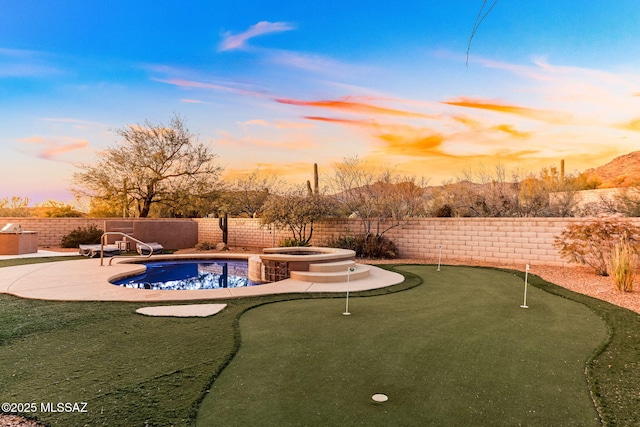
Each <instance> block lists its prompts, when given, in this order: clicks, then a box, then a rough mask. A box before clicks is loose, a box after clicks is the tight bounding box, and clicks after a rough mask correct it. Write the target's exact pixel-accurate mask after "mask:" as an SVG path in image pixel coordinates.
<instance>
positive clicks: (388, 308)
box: [0, 260, 640, 427]
mask: <svg viewBox="0 0 640 427" xmlns="http://www.w3.org/2000/svg"><path fill="white" fill-rule="evenodd" d="M29 262H30V261H29V260H20V263H29ZM0 265H1V264H0ZM390 268H391V267H390ZM400 268H402V269H403V270H404V271H403V274H405V278H406V280H405V282H403V283H402V284H399V285H396V286H392V287H390V288H383V289H379V290H374V291H367V292H362V293H359V294H358V295H359V296H358V297H356V296H355V295H353V298H352V299H351V304H350V311H351V312H352V313H353V314H352V316H350V317H345V316H343V315H342V312H343V311H344V294H334V295H327V294H322V295H318V294H304V295H274V296H264V297H258V298H245V299H231V300H227V301H225V302H226V303H227V304H228V306H227V308H226V309H225V310H223V311H222V312H221V313H219V314H217V315H215V316H212V317H209V318H204V319H172V318H150V317H146V316H144V317H143V316H140V315H137V314H135V309H136V308H138V307H140V306H142V305H145V306H146V305H149V304H140V303H109V302H104V303H87V302H52V301H34V300H25V299H20V298H15V297H11V296H8V295H0V401H2V402H22V403H27V402H36V403H41V402H44V403H47V402H53V403H57V402H76V401H79V402H87V403H88V405H87V408H86V409H87V410H88V412H87V413H64V412H63V413H42V412H36V413H24V414H23V415H25V416H28V417H31V418H36V419H38V420H39V421H40V422H43V423H45V424H46V425H50V426H65V427H73V426H85V425H90V426H101V425H105V426H111V427H118V426H171V425H175V426H192V425H195V424H196V417H197V416H198V415H199V416H200V423H199V424H200V425H204V426H207V427H208V426H210V425H234V424H235V425H239V424H240V422H239V419H241V418H242V419H244V420H248V421H247V422H248V423H249V424H250V425H256V424H265V423H271V424H278V422H280V421H282V419H285V421H284V422H283V425H286V424H295V425H303V424H316V421H318V422H320V423H324V424H327V425H328V424H340V425H345V424H347V423H350V424H362V425H424V424H425V423H427V424H429V423H431V424H434V425H442V423H444V424H446V425H452V424H451V421H450V419H449V416H451V417H452V418H453V419H455V420H456V421H455V422H453V425H462V423H463V422H464V423H465V424H471V425H474V424H475V425H478V424H482V425H513V424H517V421H516V420H515V419H512V418H510V417H511V416H512V415H511V414H513V413H517V415H519V414H521V412H522V411H523V410H530V409H531V407H530V406H528V405H530V404H534V405H537V407H536V408H533V409H535V410H536V411H537V408H538V407H540V408H542V407H543V409H544V411H547V412H551V415H549V414H543V415H542V416H541V415H540V414H538V413H537V412H536V413H531V414H528V415H527V416H528V418H526V420H525V421H524V424H525V425H540V424H541V421H540V420H539V418H544V422H543V424H544V425H571V424H573V425H581V423H582V421H584V420H586V421H585V422H586V423H587V424H585V425H589V423H591V422H592V421H595V419H594V418H593V417H595V415H594V414H595V413H594V410H593V405H591V406H590V405H589V404H588V402H587V401H586V400H585V395H584V393H585V389H584V388H583V387H578V388H579V389H580V390H579V391H576V392H574V391H572V390H573V389H572V387H574V386H575V385H576V384H577V383H578V382H581V383H582V384H583V385H584V384H586V382H587V378H588V379H589V385H590V389H591V390H592V392H593V396H594V400H595V402H596V405H597V408H598V409H599V412H600V414H601V415H602V421H603V422H602V424H604V425H611V426H613V425H616V426H637V425H640V412H639V411H638V407H640V360H639V358H638V354H640V332H639V331H640V316H639V315H638V314H637V313H634V312H631V311H629V310H626V309H623V308H620V307H617V306H614V305H612V304H609V303H606V302H604V301H600V300H596V299H593V298H590V297H587V296H584V295H579V294H575V293H573V292H571V291H568V290H566V289H564V288H560V287H558V286H555V285H553V284H550V283H548V282H545V281H544V280H542V279H540V278H538V277H536V276H534V275H529V279H530V282H531V284H533V285H535V287H536V288H538V289H534V288H533V287H530V288H529V300H528V302H529V306H530V307H531V308H530V309H529V310H523V309H520V308H519V305H520V304H521V303H522V285H523V274H522V273H514V272H509V271H502V270H495V269H487V268H467V267H449V266H443V269H442V271H441V272H439V273H436V272H435V267H433V266H403V267H400ZM414 273H415V274H414ZM423 281H424V283H422V284H420V283H421V282H423ZM476 285H477V286H476ZM469 286H472V287H471V288H470V287H469ZM487 287H488V288H487ZM487 289H488V290H487ZM539 289H544V290H545V291H546V292H541V291H539ZM483 290H484V292H482V291H483ZM399 291H405V292H399ZM362 296H368V298H362ZM485 296H486V297H490V298H491V301H488V302H487V298H485ZM558 296H560V297H562V298H559V297H558ZM336 297H337V298H336ZM302 299H304V300H302ZM296 300H300V301H296ZM283 301H284V302H283ZM572 301H577V302H579V303H581V304H582V305H581V304H575V303H573V302H572ZM207 302H210V301H207ZM271 303H275V304H271ZM158 305H165V304H158ZM254 307H258V308H257V309H256V310H252V308H254ZM560 307H563V308H562V309H560ZM579 307H582V309H581V308H579ZM585 307H586V308H589V309H590V310H591V311H590V310H586V309H585ZM248 310H249V311H248ZM262 312H264V313H265V314H261V313H262ZM429 313H432V314H436V313H438V315H437V316H435V317H433V318H430V319H429V316H428V314H429ZM593 313H595V314H596V315H597V317H598V318H601V319H603V320H604V321H605V322H606V324H607V326H608V332H609V334H608V339H607V340H606V341H603V340H601V337H600V336H599V335H600V334H601V333H602V332H603V331H602V329H601V328H602V324H601V323H599V322H596V325H599V326H596V327H595V328H593V327H591V326H589V325H590V324H591V322H592V320H593V318H592V314H593ZM263 315H264V316H265V317H264V318H261V316H263ZM583 315H584V316H586V317H584V316H583ZM425 316H426V317H425ZM523 316H529V317H523ZM539 316H541V319H540V320H537V318H538V317H539ZM485 317H486V319H485ZM240 319H242V323H243V327H244V328H243V329H246V326H244V325H246V324H251V323H255V322H257V323H258V324H257V325H256V327H255V328H254V327H252V328H251V330H250V331H246V332H243V336H242V343H241V337H240V333H239V320H240ZM427 319H428V320H429V321H428V322H427V323H428V324H426V325H425V324H424V323H423V322H424V321H426V320H427ZM505 319H508V320H509V321H506V320H505ZM522 319H529V320H527V321H521V320H522ZM263 321H264V322H266V323H265V325H271V326H269V327H268V328H266V329H265V325H262V324H261V323H262V322H263ZM492 322H493V324H492ZM585 322H586V324H587V325H586V326H585V325H584V324H583V323H585ZM292 323H294V324H295V325H291V324H292ZM345 326H346V328H345ZM279 328H280V329H279ZM483 332H484V333H483ZM507 332H510V333H511V339H513V337H514V332H523V333H522V337H521V339H519V340H518V345H519V346H520V347H523V346H524V348H525V349H526V348H528V352H527V353H526V355H525V356H524V358H523V359H515V358H514V357H513V356H514V353H513V351H512V348H515V347H516V346H515V345H513V342H512V341H511V339H509V335H508V334H507ZM252 334H255V335H256V338H259V340H262V342H265V343H267V344H268V345H266V344H265V346H264V347H260V346H259V345H256V343H258V342H260V341H259V340H256V339H255V338H254V337H252V336H251V335H252ZM589 334H590V335H593V337H592V338H593V339H592V338H590V335H589ZM260 335H264V336H262V337H261V336H260ZM516 335H517V334H516ZM582 335H586V336H582ZM495 336H499V337H501V338H502V339H501V340H498V341H497V342H496V341H495V340H493V341H492V340H490V339H489V338H492V337H495ZM287 337H288V339H286V338H287ZM407 338H410V339H407ZM553 339H557V341H558V342H559V344H558V343H556V344H557V345H565V344H566V343H569V347H568V351H567V352H565V353H563V355H564V356H565V358H566V360H567V364H564V363H555V364H554V363H553V362H554V360H555V361H558V360H556V359H555V358H554V359H552V360H551V359H550V358H549V356H548V355H547V353H548V354H550V355H553V354H554V353H555V351H556V349H555V348H550V347H554V346H553V343H554V341H553ZM412 341H415V342H412ZM582 341H588V342H589V343H588V344H589V349H586V348H585V349H584V352H583V351H582V350H580V342H582ZM598 345H600V347H599V348H598V349H597V351H596V352H595V353H593V349H594V348H595V347H596V346H598ZM241 346H242V351H240V352H239V353H238V349H239V348H240V347H241ZM251 348H253V349H254V351H250V352H247V351H246V350H247V349H251ZM313 348H315V349H316V352H315V353H313V352H311V351H309V350H308V349H313ZM374 350H375V351H374ZM510 351H511V353H510ZM589 352H591V353H589ZM236 353H237V357H236V358H235V359H233V360H232V363H231V364H230V365H228V369H226V368H225V366H227V363H228V362H229V360H230V359H231V358H232V357H234V355H235V354H236ZM589 354H591V358H588V355H589ZM274 355H275V356H281V357H275V358H274ZM510 355H511V356H510ZM293 356H295V357H293ZM569 356H570V357H569ZM246 357H254V358H256V357H265V358H266V360H265V361H261V360H256V362H255V364H256V365H257V366H260V365H262V366H263V367H264V368H263V369H261V370H260V371H261V372H257V373H256V379H257V380H258V379H259V377H260V376H263V377H264V378H265V379H266V380H265V381H262V385H260V384H258V387H262V392H261V394H260V396H259V400H258V401H257V403H255V405H250V406H249V409H248V410H247V413H246V414H243V413H238V412H236V413H231V412H228V413H226V414H223V413H222V412H219V410H220V409H221V408H220V407H218V405H226V404H227V403H229V402H226V401H225V400H224V399H225V398H226V397H227V396H231V394H233V393H236V392H237V390H233V388H234V387H235V388H238V387H240V384H244V388H243V389H241V391H244V392H246V393H247V394H248V395H247V398H251V399H255V398H256V393H254V392H253V390H252V389H250V388H249V387H248V385H249V384H250V383H252V384H253V378H249V382H242V383H240V382H239V381H238V379H240V378H244V376H245V373H244V372H243V371H238V369H237V367H236V362H238V361H241V360H242V358H246ZM585 358H587V359H588V360H587V359H585ZM578 359H580V362H578ZM267 360H269V362H270V361H271V360H273V361H274V362H273V363H267ZM311 362H313V363H315V364H316V365H312V364H311ZM558 364H559V365H560V366H561V368H562V369H557V370H556V371H557V372H556V371H554V373H557V375H553V376H552V377H551V379H549V378H548V375H547V374H548V372H549V369H555V367H557V366H558ZM325 365H326V366H331V367H333V368H334V369H330V370H327V368H325ZM458 365H463V367H464V370H459V369H457V366H458ZM576 365H580V367H581V368H580V369H581V372H583V374H582V376H581V377H580V378H578V377H574V376H572V375H573V374H572V373H573V372H574V371H575V369H574V368H575V366H576ZM279 366H284V367H283V368H281V369H280V368H279ZM310 366H317V368H316V369H317V370H318V372H319V374H314V370H311V369H309V367H310ZM301 367H302V368H301ZM454 368H456V369H454ZM251 369H253V368H251V367H250V368H249V371H248V372H249V373H251V372H253V371H252V370H251ZM376 370H377V371H376ZM585 371H586V372H585ZM221 372H222V376H221ZM492 372H493V373H495V372H498V374H497V375H493V374H492ZM567 372H569V373H571V374H567ZM585 373H586V375H585ZM276 374H277V375H276ZM320 374H321V375H320ZM233 375H236V376H237V378H233V377H230V376H233ZM238 375H239V376H238ZM420 375H422V376H420ZM520 375H524V376H527V375H528V378H529V381H530V382H525V383H521V382H517V383H511V382H509V381H510V380H513V378H516V377H517V376H520ZM565 375H569V376H568V377H566V378H565ZM258 383H259V381H258ZM309 384H311V385H309ZM425 384H426V385H429V387H428V388H427V387H424V385H425ZM505 384H507V385H509V387H510V388H509V389H508V390H506V389H504V390H503V387H504V386H505ZM558 384H561V387H564V388H562V389H561V390H558V389H557V387H556V386H557V385H558ZM512 385H513V388H511V387H512ZM374 386H375V389H374ZM554 387H556V388H554ZM567 387H568V388H567ZM342 388H345V389H346V390H347V391H348V393H346V394H348V396H347V397H346V398H344V395H345V393H344V392H343V390H342ZM208 389H211V390H212V392H207V390H208ZM472 390H481V392H476V394H474V393H472ZM327 392H330V393H331V394H333V395H336V396H338V397H339V398H335V397H332V396H328V395H325V394H326V393H327ZM380 392H381V393H387V394H389V397H390V399H389V401H388V402H386V403H384V404H376V403H374V402H373V401H372V400H371V396H372V395H373V394H374V393H380ZM425 392H427V393H429V394H428V395H426V396H425V394H424V393H425ZM276 393H278V394H279V393H281V394H282V396H283V397H282V398H281V399H280V398H278V396H275V394H276ZM538 394H541V395H543V396H542V397H540V400H541V401H540V402H538V401H536V399H538V397H539V396H538ZM403 396H404V397H403ZM523 396H524V397H523ZM529 396H534V399H528V398H527V397H529ZM203 398H204V403H203V404H202V405H201V402H202V400H203ZM242 398H245V397H244V393H243V396H242V397H241V399H242ZM274 399H276V400H274ZM501 399H503V400H501ZM505 399H506V400H505ZM318 402H320V403H322V405H319V404H318ZM462 403H469V405H468V407H465V406H464V405H463V404H462ZM229 404H231V405H236V406H235V407H236V408H237V407H238V405H242V403H237V402H232V403H229ZM275 404H277V405H280V406H278V407H277V408H278V409H279V410H280V411H281V414H280V415H278V416H274V417H273V418H260V417H263V416H265V415H264V414H269V413H272V412H273V411H274V408H273V407H270V406H272V405H275ZM436 404H437V406H436ZM310 405H311V406H313V405H316V406H317V407H318V408H320V409H319V411H320V416H318V415H317V414H314V413H313V412H309V411H308V409H309V407H310ZM327 405H329V406H327ZM331 405H334V406H331ZM347 405H350V406H347ZM371 405H374V406H371ZM585 405H586V406H587V409H585V412H584V413H581V415H580V416H579V418H576V419H575V420H568V419H567V418H565V417H564V415H563V414H573V413H574V412H576V411H578V412H579V411H581V410H579V409H577V408H580V407H583V406H585ZM434 406H436V407H435V409H434ZM565 406H566V408H565ZM222 409H224V408H222ZM314 409H315V408H314ZM352 410H355V414H354V416H350V415H349V414H348V412H349V411H352ZM216 411H218V412H216ZM340 411H341V412H340ZM325 412H328V413H331V412H337V414H333V415H331V414H329V415H327V416H328V417H329V418H327V419H326V420H325V419H324V418H322V417H324V416H325V415H326V413H325ZM452 414H453V415H452ZM553 414H555V418H554V417H553V416H552V415H553ZM567 416H568V415H567ZM215 417H219V419H215V420H214V419H213V418H215ZM224 417H227V419H226V421H228V424H223V419H224ZM238 417H239V418H238ZM278 417H280V419H278ZM410 417H413V418H410ZM321 418H322V419H321ZM356 418H358V419H356ZM583 418H584V420H583ZM319 420H320V421H319ZM467 421H468V422H467ZM596 424H597V422H596Z"/></svg>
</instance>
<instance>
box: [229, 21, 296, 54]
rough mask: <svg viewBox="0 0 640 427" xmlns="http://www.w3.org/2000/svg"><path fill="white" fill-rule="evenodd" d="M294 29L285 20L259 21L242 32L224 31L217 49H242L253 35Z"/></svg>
mask: <svg viewBox="0 0 640 427" xmlns="http://www.w3.org/2000/svg"><path fill="white" fill-rule="evenodd" d="M294 29H295V27H294V26H292V25H291V24H287V23H286V22H268V21H261V22H258V23H257V24H255V25H252V26H250V27H249V29H248V30H247V31H245V32H243V33H239V34H232V33H231V32H230V31H227V32H226V33H224V37H223V40H222V42H221V43H220V45H219V47H218V50H220V51H225V50H233V49H243V48H245V47H246V45H247V41H248V40H249V39H251V38H253V37H257V36H261V35H264V34H271V33H281V32H283V31H291V30H294Z"/></svg>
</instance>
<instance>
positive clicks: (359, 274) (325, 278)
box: [289, 263, 369, 283]
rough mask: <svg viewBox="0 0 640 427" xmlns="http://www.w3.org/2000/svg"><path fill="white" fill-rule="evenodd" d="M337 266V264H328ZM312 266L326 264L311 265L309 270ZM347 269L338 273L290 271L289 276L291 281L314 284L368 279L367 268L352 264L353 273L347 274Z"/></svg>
mask: <svg viewBox="0 0 640 427" xmlns="http://www.w3.org/2000/svg"><path fill="white" fill-rule="evenodd" d="M329 264H337V263H329ZM314 265H326V264H311V265H310V266H309V269H310V270H311V267H312V266H314ZM348 268H349V267H348V266H345V268H342V267H341V269H340V271H291V272H289V275H290V277H291V278H292V279H296V280H302V281H303V282H314V283H336V282H346V281H347V280H358V279H363V278H365V277H369V267H368V266H366V265H361V264H355V263H353V264H352V268H354V271H353V272H351V273H350V272H348V271H347V269H348Z"/></svg>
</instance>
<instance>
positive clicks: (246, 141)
mask: <svg viewBox="0 0 640 427" xmlns="http://www.w3.org/2000/svg"><path fill="white" fill-rule="evenodd" d="M221 134H222V138H219V139H218V140H217V141H216V142H217V143H218V144H220V145H223V146H230V147H234V148H246V149H252V148H268V149H279V150H284V151H288V152H290V151H302V150H307V149H310V148H315V147H316V144H315V143H314V142H313V141H311V140H310V139H307V140H302V139H300V138H296V139H295V140H291V141H289V140H283V139H278V140H268V139H264V138H258V137H255V136H245V137H242V138H238V137H235V136H233V135H232V134H230V133H228V132H222V133H221Z"/></svg>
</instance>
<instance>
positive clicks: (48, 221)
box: [0, 217, 105, 247]
mask: <svg viewBox="0 0 640 427" xmlns="http://www.w3.org/2000/svg"><path fill="white" fill-rule="evenodd" d="M104 221H105V219H104V218H30V217H16V218H4V217H3V218H0V228H2V227H3V226H4V224H7V223H13V224H20V225H21V226H22V229H23V230H24V231H36V232H37V233H38V246H40V247H49V246H60V242H61V241H62V237H63V236H65V235H67V234H69V233H70V232H71V231H72V230H74V229H76V228H78V227H82V228H87V227H89V226H90V225H94V226H96V227H98V228H99V229H101V230H104Z"/></svg>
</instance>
